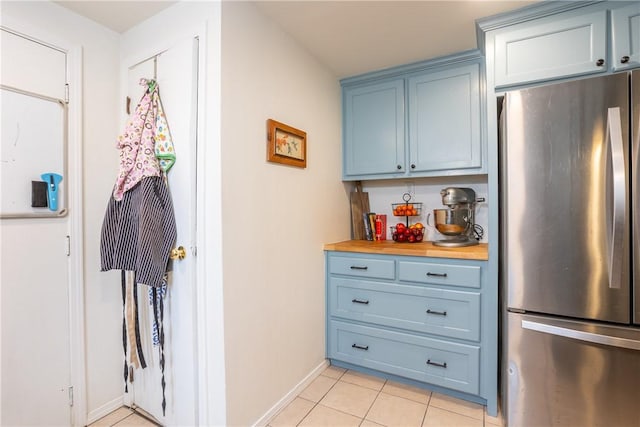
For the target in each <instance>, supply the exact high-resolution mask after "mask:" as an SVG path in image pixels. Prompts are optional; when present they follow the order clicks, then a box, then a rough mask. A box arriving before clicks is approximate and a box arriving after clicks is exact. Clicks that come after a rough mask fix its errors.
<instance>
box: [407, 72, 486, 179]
mask: <svg viewBox="0 0 640 427" xmlns="http://www.w3.org/2000/svg"><path fill="white" fill-rule="evenodd" d="M479 67H480V66H479V65H478V64H472V65H468V66H464V67H459V68H455V69H452V70H446V71H441V72H435V73H433V72H431V73H425V74H423V75H419V76H415V77H412V78H410V79H409V159H410V162H409V169H410V171H411V172H412V173H419V172H429V171H438V170H451V169H466V168H479V167H481V166H482V159H481V155H482V149H481V142H482V133H481V128H480V77H479Z"/></svg>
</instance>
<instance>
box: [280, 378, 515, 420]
mask: <svg viewBox="0 0 640 427" xmlns="http://www.w3.org/2000/svg"><path fill="white" fill-rule="evenodd" d="M269 426H270V427H288V426H330V427H340V426H361V427H380V426H387V427H393V426H398V427H413V426H415V427H494V426H502V419H501V417H500V416H499V415H498V417H491V416H489V415H488V414H487V413H486V411H485V409H484V407H483V406H482V405H478V404H475V403H471V402H467V401H466V400H460V399H455V398H452V397H449V396H446V395H443V394H439V393H432V392H430V391H428V390H423V389H420V388H416V387H411V386H408V385H405V384H400V383H396V382H393V381H387V380H384V379H381V378H377V377H373V376H370V375H365V374H362V373H359V372H356V371H351V370H346V369H342V368H338V367H335V366H329V367H328V368H327V369H326V370H324V371H323V372H322V374H321V375H320V376H318V377H317V378H316V379H315V380H313V382H312V383H311V384H309V386H308V387H307V388H305V389H304V390H303V391H302V392H301V393H300V394H299V395H298V396H296V398H295V399H294V400H293V401H292V402H291V403H289V405H287V406H286V407H285V408H284V409H282V410H281V411H280V412H279V413H278V414H277V415H276V416H275V417H274V418H273V419H271V420H270V421H269Z"/></svg>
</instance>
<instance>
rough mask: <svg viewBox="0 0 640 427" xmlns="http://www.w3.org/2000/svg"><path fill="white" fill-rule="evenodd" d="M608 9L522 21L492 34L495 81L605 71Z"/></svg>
mask: <svg viewBox="0 0 640 427" xmlns="http://www.w3.org/2000/svg"><path fill="white" fill-rule="evenodd" d="M606 58H607V11H606V10H603V11H598V12H594V13H590V14H586V15H581V16H573V17H569V18H566V19H560V20H553V21H544V22H541V23H538V24H536V23H525V24H522V25H520V26H518V29H512V30H505V31H504V32H501V33H499V34H497V35H496V37H495V84H496V86H508V85H514V84H519V83H525V82H533V81H540V80H547V79H553V78H558V77H568V76H574V75H580V74H591V73H601V72H605V71H607V64H606V62H605V60H606Z"/></svg>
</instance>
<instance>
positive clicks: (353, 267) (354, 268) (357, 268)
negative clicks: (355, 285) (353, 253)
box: [351, 265, 369, 270]
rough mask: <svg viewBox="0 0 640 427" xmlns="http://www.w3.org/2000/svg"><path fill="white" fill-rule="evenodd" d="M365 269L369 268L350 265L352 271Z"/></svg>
mask: <svg viewBox="0 0 640 427" xmlns="http://www.w3.org/2000/svg"><path fill="white" fill-rule="evenodd" d="M367 268H369V267H367V266H366V265H365V266H360V265H352V266H351V269H352V270H366V269H367Z"/></svg>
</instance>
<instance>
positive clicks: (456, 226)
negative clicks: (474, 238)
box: [433, 209, 469, 236]
mask: <svg viewBox="0 0 640 427" xmlns="http://www.w3.org/2000/svg"><path fill="white" fill-rule="evenodd" d="M433 217H434V219H435V226H436V230H438V231H439V232H440V233H442V234H444V235H445V236H460V235H462V234H465V233H466V232H467V230H468V229H469V222H468V220H467V219H468V218H469V210H468V209H455V210H452V209H434V210H433Z"/></svg>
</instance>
